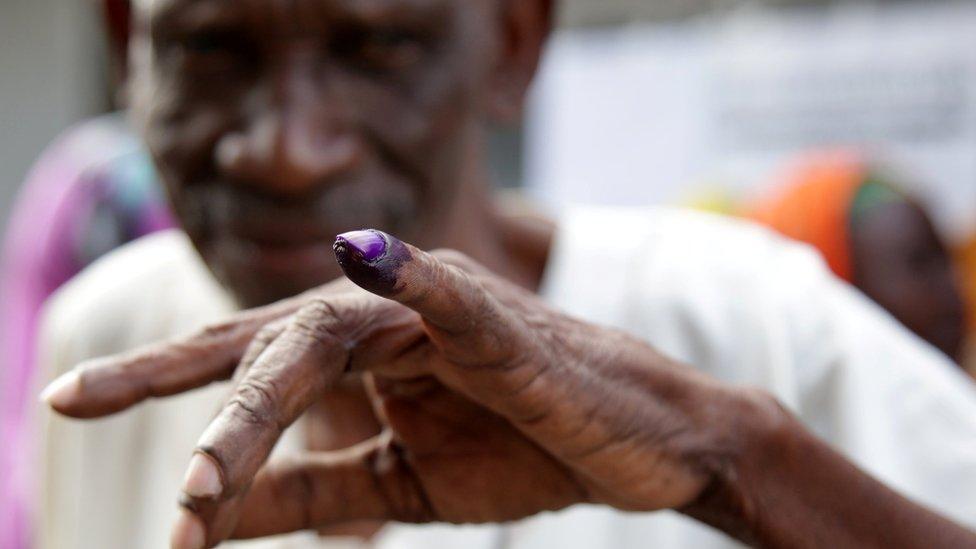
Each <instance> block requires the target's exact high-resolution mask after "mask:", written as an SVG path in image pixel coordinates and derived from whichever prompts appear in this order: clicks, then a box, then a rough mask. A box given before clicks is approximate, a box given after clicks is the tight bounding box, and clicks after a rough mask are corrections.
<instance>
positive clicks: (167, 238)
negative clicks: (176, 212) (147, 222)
mask: <svg viewBox="0 0 976 549" xmlns="http://www.w3.org/2000/svg"><path fill="white" fill-rule="evenodd" d="M231 310H232V305H231V302H230V299H229V298H228V297H227V295H226V293H225V292H224V291H223V290H222V289H221V288H220V286H219V285H218V284H217V282H216V281H215V280H214V279H213V277H212V276H211V275H210V273H209V271H208V270H207V268H206V266H205V265H204V264H203V262H202V260H201V259H200V258H199V256H198V255H197V253H196V252H195V250H194V249H193V246H192V245H191V243H190V241H189V238H188V237H187V236H186V235H185V234H184V233H183V232H182V231H177V230H170V231H163V232H159V233H155V234H152V235H149V236H147V237H144V238H141V239H139V240H136V241H134V242H131V243H129V244H127V245H125V246H122V247H120V248H118V249H116V250H114V251H112V252H111V253H109V254H108V255H106V256H104V257H103V258H101V259H99V260H98V261H96V262H95V263H93V264H92V265H91V266H89V267H88V268H87V269H85V270H84V271H82V272H81V273H79V274H78V276H76V277H75V278H73V279H72V280H71V281H69V282H68V283H67V284H65V285H64V286H63V287H61V288H60V289H59V290H58V291H57V292H56V293H55V294H54V295H53V296H52V297H51V298H50V299H49V300H48V302H47V304H46V305H45V309H44V313H43V316H42V324H41V326H42V329H41V333H42V341H41V343H42V349H41V351H42V354H46V355H48V356H51V355H52V354H58V355H62V356H67V358H66V360H68V361H78V360H84V359H86V358H90V357H92V356H99V355H103V354H110V353H116V352H120V351H123V350H126V349H128V348H131V347H133V346H137V345H141V344H145V343H148V342H151V341H155V340H158V339H161V338H166V337H172V336H174V335H178V334H179V333H182V332H186V331H188V330H190V329H192V328H195V327H196V326H198V325H200V324H201V323H204V322H208V321H211V320H213V319H215V318H216V317H219V316H221V315H223V314H226V313H228V312H230V311H231Z"/></svg>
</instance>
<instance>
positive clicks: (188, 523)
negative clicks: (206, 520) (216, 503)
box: [169, 509, 207, 549]
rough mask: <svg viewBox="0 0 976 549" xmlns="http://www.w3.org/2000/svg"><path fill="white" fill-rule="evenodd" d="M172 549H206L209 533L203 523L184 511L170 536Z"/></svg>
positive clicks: (181, 512)
mask: <svg viewBox="0 0 976 549" xmlns="http://www.w3.org/2000/svg"><path fill="white" fill-rule="evenodd" d="M169 543H170V547H171V548H172V549H204V548H205V547H206V546H207V532H206V530H205V529H204V526H203V521H201V520H200V519H199V518H198V517H197V516H196V515H194V514H193V513H191V512H190V511H187V510H186V509H183V510H181V511H180V517H179V518H178V519H176V524H174V525H173V530H172V533H171V535H170V542H169Z"/></svg>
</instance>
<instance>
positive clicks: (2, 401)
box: [0, 117, 172, 549]
mask: <svg viewBox="0 0 976 549" xmlns="http://www.w3.org/2000/svg"><path fill="white" fill-rule="evenodd" d="M123 158H133V159H134V160H133V162H136V163H139V162H146V163H147V164H148V160H147V159H145V158H144V155H142V154H141V151H140V149H139V148H138V143H137V142H136V141H135V140H134V139H133V138H132V137H131V136H130V135H129V133H128V132H127V130H126V129H125V125H124V123H122V121H121V119H120V118H118V117H105V118H100V119H96V120H93V121H91V122H87V123H85V124H82V125H80V126H78V127H76V128H74V129H71V130H69V131H68V132H66V133H65V134H64V135H63V136H62V137H60V138H59V139H58V140H57V141H55V143H54V144H52V145H51V146H50V147H49V148H48V150H47V151H45V152H44V153H43V154H42V155H41V157H40V159H39V160H38V161H37V163H36V164H35V166H34V168H33V169H32V171H31V172H30V174H29V176H28V177H27V180H26V182H25V184H24V186H23V188H22V190H21V194H20V197H19V198H18V201H17V203H16V205H15V207H14V211H13V215H12V218H11V221H10V224H9V226H8V228H7V233H6V237H5V241H4V247H3V262H2V269H0V283H2V284H0V303H2V304H3V306H2V309H0V348H2V349H3V361H2V363H0V364H2V367H0V419H2V423H0V448H2V449H0V548H4V549H25V548H27V547H29V546H30V532H29V531H30V522H29V516H30V507H31V500H32V499H33V493H32V492H33V487H32V480H33V478H32V477H33V474H32V472H31V471H30V465H31V463H32V462H33V456H32V448H33V447H34V444H33V441H32V439H31V437H32V435H33V430H32V429H29V428H28V422H29V419H30V416H31V415H32V414H30V413H29V411H30V409H31V406H34V405H35V404H34V403H35V402H36V401H37V395H36V393H35V389H36V387H35V386H36V385H37V383H38V382H39V380H37V379H36V375H35V374H36V371H35V358H36V357H35V354H36V353H35V351H36V349H35V345H36V338H37V328H38V326H37V324H38V320H39V314H40V311H41V308H42V306H43V304H44V301H45V300H46V299H47V297H48V296H49V295H51V294H52V293H53V292H54V291H55V290H56V289H57V288H58V287H59V286H61V285H62V284H64V283H65V282H67V281H68V280H69V279H70V278H71V277H72V276H74V275H75V274H76V273H77V272H78V271H80V270H81V269H82V268H84V266H85V265H86V264H87V262H88V261H89V260H91V259H94V258H89V257H86V256H85V254H83V253H80V251H79V243H80V242H83V241H84V238H85V231H86V230H87V229H88V227H87V225H88V224H89V223H91V220H92V218H93V215H94V214H95V213H96V209H97V208H99V207H100V203H101V202H104V201H105V200H106V199H108V198H113V197H109V196H108V193H111V192H117V190H118V189H124V188H125V187H126V185H127V183H126V181H124V180H123V179H124V178H123V179H120V178H118V177H115V175H114V174H113V173H112V172H113V170H117V169H119V166H130V167H131V165H132V162H128V163H120V159H123ZM133 173H136V172H133ZM107 182H108V183H110V184H107ZM147 196H149V198H147V199H146V200H143V202H146V203H143V204H139V205H138V206H139V209H138V212H137V214H136V215H137V216H138V217H139V219H138V220H137V222H136V225H138V226H137V227H135V232H136V233H139V234H142V233H148V232H153V231H155V230H160V229H163V228H167V227H170V226H172V222H171V220H170V216H169V214H168V213H167V210H166V209H165V206H163V205H162V204H161V202H160V201H161V199H158V198H155V196H157V195H154V194H150V195H147ZM129 198H130V202H131V197H129Z"/></svg>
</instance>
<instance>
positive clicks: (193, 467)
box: [183, 452, 224, 499]
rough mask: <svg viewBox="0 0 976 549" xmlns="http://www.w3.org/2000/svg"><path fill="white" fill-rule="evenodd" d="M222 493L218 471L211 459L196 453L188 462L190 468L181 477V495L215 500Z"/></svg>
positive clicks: (222, 488)
mask: <svg viewBox="0 0 976 549" xmlns="http://www.w3.org/2000/svg"><path fill="white" fill-rule="evenodd" d="M223 491H224V487H223V484H222V483H221V481H220V471H218V470H217V464H216V463H214V462H213V459H211V458H210V457H208V456H207V455H205V454H202V453H200V452H197V453H195V454H193V459H191V460H190V467H189V468H188V469H187V470H186V476H185V477H183V493H185V494H186V495H188V496H190V497H194V498H207V499H210V498H215V497H217V496H219V495H220V493H221V492H223Z"/></svg>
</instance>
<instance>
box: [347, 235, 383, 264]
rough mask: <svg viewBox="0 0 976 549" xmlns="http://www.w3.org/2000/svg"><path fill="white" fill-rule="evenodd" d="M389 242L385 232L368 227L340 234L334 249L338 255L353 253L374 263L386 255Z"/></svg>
mask: <svg viewBox="0 0 976 549" xmlns="http://www.w3.org/2000/svg"><path fill="white" fill-rule="evenodd" d="M388 244H389V242H388V241H387V237H386V235H385V234H384V233H382V232H380V231H377V230H374V229H367V230H364V231H352V232H349V233H344V234H340V235H339V236H337V237H336V241H335V245H334V246H333V249H334V250H335V252H336V255H339V254H341V253H345V254H351V255H352V256H354V258H355V259H358V260H360V261H366V262H367V263H372V262H374V261H377V260H379V259H381V258H382V257H383V256H384V255H386V248H387V246H388Z"/></svg>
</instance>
